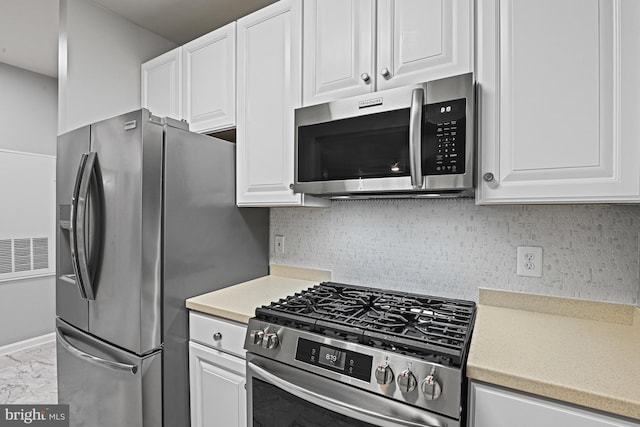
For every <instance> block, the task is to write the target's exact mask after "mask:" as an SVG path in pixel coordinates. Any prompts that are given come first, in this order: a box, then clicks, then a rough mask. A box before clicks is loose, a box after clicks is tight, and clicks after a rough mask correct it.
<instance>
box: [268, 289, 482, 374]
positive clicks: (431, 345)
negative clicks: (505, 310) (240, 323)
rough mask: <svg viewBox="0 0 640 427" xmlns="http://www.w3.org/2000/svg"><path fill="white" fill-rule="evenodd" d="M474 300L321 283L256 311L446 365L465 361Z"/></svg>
mask: <svg viewBox="0 0 640 427" xmlns="http://www.w3.org/2000/svg"><path fill="white" fill-rule="evenodd" d="M475 310H476V305H475V303H474V302H472V301H464V300H455V299H447V298H440V297H434V296H427V295H418V294H412V293H406V292H398V291H391V290H383V289H376V288H369V287H363V286H355V285H346V284H342V283H334V282H323V283H320V284H318V285H315V286H313V287H311V288H309V289H307V290H304V291H302V292H299V293H296V294H295V295H292V296H289V297H286V298H284V299H281V300H279V301H277V302H273V303H271V304H270V305H268V306H263V307H261V308H258V309H256V317H257V318H258V319H260V320H262V321H266V322H269V323H274V324H278V325H283V326H289V327H293V328H296V329H302V330H306V331H310V332H314V333H317V334H320V335H323V336H326V337H331V338H335V339H338V340H342V341H349V342H357V343H360V344H365V345H368V346H371V347H374V348H379V349H383V350H387V351H391V352H394V353H400V354H405V355H409V356H413V357H417V358H420V359H424V360H427V361H430V362H434V363H439V364H442V365H445V366H452V367H461V366H462V365H463V363H464V361H465V360H466V353H467V350H468V348H469V341H470V339H471V332H472V330H473V323H474V320H475Z"/></svg>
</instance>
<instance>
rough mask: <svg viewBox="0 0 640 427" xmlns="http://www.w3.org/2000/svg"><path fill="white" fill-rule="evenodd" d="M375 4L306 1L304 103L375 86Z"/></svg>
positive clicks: (354, 0) (347, 0) (358, 0)
mask: <svg viewBox="0 0 640 427" xmlns="http://www.w3.org/2000/svg"><path fill="white" fill-rule="evenodd" d="M374 6H375V2H373V1H371V0H305V2H304V26H303V28H304V37H303V40H304V42H303V43H304V46H303V52H304V58H303V61H304V63H303V67H302V92H303V93H302V101H303V104H304V105H305V106H306V105H311V104H318V103H321V102H328V101H333V100H336V99H340V98H345V97H348V96H353V95H360V94H363V93H367V92H371V91H372V90H373V88H374V87H375V63H374V60H375V57H374V53H375V52H374V49H375V44H374V37H375V34H374V25H375V23H374V17H375V10H374Z"/></svg>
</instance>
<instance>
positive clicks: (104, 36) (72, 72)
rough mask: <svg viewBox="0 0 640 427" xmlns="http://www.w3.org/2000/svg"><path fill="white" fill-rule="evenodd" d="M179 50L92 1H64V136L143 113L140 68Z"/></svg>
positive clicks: (60, 74)
mask: <svg viewBox="0 0 640 427" xmlns="http://www.w3.org/2000/svg"><path fill="white" fill-rule="evenodd" d="M175 46H176V45H175V44H174V43H172V42H170V41H168V40H166V39H164V38H162V37H160V36H158V35H157V34H155V33H152V32H150V31H148V30H145V29H143V28H141V27H139V26H137V25H135V24H133V23H132V22H130V21H128V20H126V19H125V18H123V17H121V16H119V15H117V14H115V13H113V12H111V11H109V10H107V9H103V8H102V7H100V6H98V5H96V4H94V3H93V2H91V1H90V0H60V44H59V55H60V56H59V65H58V66H59V68H58V82H59V93H60V97H59V101H58V108H59V117H58V134H62V133H65V132H67V131H69V130H72V129H76V128H78V127H81V126H84V125H87V124H89V123H92V122H95V121H98V120H102V119H106V118H109V117H112V116H116V115H118V114H121V113H125V112H127V111H131V110H135V109H138V108H140V106H141V104H140V65H141V64H142V63H143V62H145V61H147V60H149V59H151V58H153V57H155V56H158V55H159V54H161V53H164V52H166V51H168V50H170V49H172V48H174V47H175Z"/></svg>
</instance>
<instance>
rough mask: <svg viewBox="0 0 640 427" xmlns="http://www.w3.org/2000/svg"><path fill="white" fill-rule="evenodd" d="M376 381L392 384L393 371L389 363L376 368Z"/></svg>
mask: <svg viewBox="0 0 640 427" xmlns="http://www.w3.org/2000/svg"><path fill="white" fill-rule="evenodd" d="M376 381H377V382H378V384H390V383H391V382H393V371H392V370H391V368H390V367H389V364H388V363H385V364H384V365H378V367H377V368H376Z"/></svg>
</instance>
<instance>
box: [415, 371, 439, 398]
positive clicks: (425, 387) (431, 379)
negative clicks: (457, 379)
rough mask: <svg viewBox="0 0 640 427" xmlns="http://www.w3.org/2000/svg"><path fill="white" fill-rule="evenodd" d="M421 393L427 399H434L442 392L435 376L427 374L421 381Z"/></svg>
mask: <svg viewBox="0 0 640 427" xmlns="http://www.w3.org/2000/svg"><path fill="white" fill-rule="evenodd" d="M420 388H422V393H424V398H425V399H427V400H436V399H437V398H439V397H440V395H441V394H442V386H441V385H440V383H439V382H438V380H437V379H436V377H435V376H433V375H429V376H428V377H427V378H425V379H424V381H422V385H421V386H420Z"/></svg>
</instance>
